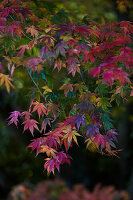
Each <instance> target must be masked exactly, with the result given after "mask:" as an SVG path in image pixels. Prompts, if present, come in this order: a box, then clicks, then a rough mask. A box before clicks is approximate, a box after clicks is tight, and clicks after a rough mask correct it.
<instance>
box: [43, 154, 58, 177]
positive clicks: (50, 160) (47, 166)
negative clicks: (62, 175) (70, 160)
mask: <svg viewBox="0 0 133 200" xmlns="http://www.w3.org/2000/svg"><path fill="white" fill-rule="evenodd" d="M45 160H46V162H45V164H44V169H47V172H48V174H50V173H51V172H53V174H54V168H55V161H54V159H53V158H46V159H45Z"/></svg>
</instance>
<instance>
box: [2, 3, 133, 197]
mask: <svg viewBox="0 0 133 200" xmlns="http://www.w3.org/2000/svg"><path fill="white" fill-rule="evenodd" d="M126 2H127V4H126V5H124V4H122V3H120V4H118V2H117V0H84V1H81V0H64V1H63V0H62V1H61V0H58V1H56V0H46V1H45V0H42V1H41V0H40V1H39V0H33V1H32V2H31V7H32V8H33V9H34V10H35V12H36V8H37V7H38V8H40V11H41V12H40V13H38V15H40V17H42V16H43V15H44V16H46V15H47V16H48V15H50V14H55V18H53V21H57V23H58V20H59V18H60V16H61V17H67V16H69V17H70V18H72V19H74V20H75V21H77V22H78V21H79V20H82V19H83V20H86V19H92V20H95V21H97V22H100V23H106V22H110V21H121V20H129V21H132V20H133V3H132V1H126ZM43 7H45V9H44V10H41V8H43ZM60 10H61V12H59V11H60ZM60 13H61V14H60ZM62 13H65V14H62ZM15 73H16V74H15V76H16V77H17V81H16V82H15V85H17V88H18V89H15V90H14V91H12V92H11V93H10V94H8V93H7V91H6V90H4V89H1V88H0V199H6V198H7V196H8V193H9V191H10V190H11V188H12V187H13V186H14V185H17V184H21V183H25V182H29V183H32V184H36V183H38V182H40V181H42V180H46V179H53V178H54V176H53V175H51V176H50V177H47V175H46V172H44V171H43V163H44V157H43V155H39V156H37V157H35V153H31V152H30V149H28V148H27V147H26V146H27V145H28V144H29V142H30V140H31V139H32V137H31V136H30V135H28V134H27V135H26V133H24V134H22V132H23V130H22V127H21V126H20V125H19V126H18V129H17V128H16V127H15V126H13V125H12V126H10V127H8V125H7V118H8V116H9V113H10V112H11V111H13V110H26V109H27V107H28V106H29V102H30V98H31V96H32V95H34V92H35V91H34V88H33V84H32V82H31V81H30V78H29V77H28V74H26V73H23V70H22V71H21V70H20V69H19V70H18V71H16V72H15ZM31 88H33V89H32V94H31ZM113 119H114V121H115V126H116V127H118V130H119V133H120V135H119V147H118V148H120V149H122V151H121V153H120V158H119V159H118V158H111V157H106V156H102V155H99V154H97V153H92V152H89V151H87V150H86V149H85V145H84V143H83V141H79V146H80V148H79V147H77V146H74V148H73V149H72V150H71V151H70V155H71V156H72V158H73V160H72V162H71V165H70V166H68V165H64V166H63V167H62V168H61V173H60V174H56V175H55V177H60V178H62V179H64V180H65V181H66V183H67V185H68V186H69V187H72V185H73V184H76V183H82V184H84V185H85V186H86V187H88V188H89V189H90V190H92V189H93V188H94V186H95V185H96V184H97V183H99V182H101V183H102V184H103V185H114V186H115V187H116V188H118V189H126V190H127V191H129V192H130V194H131V196H132V197H133V98H130V99H129V101H128V103H127V104H125V105H120V107H119V108H114V109H113Z"/></svg>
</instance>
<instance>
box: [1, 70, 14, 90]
mask: <svg viewBox="0 0 133 200" xmlns="http://www.w3.org/2000/svg"><path fill="white" fill-rule="evenodd" d="M11 81H13V80H12V78H10V77H9V75H6V74H2V73H0V86H1V85H3V84H4V85H5V86H6V89H7V91H8V93H9V92H10V88H11V87H12V88H15V86H14V85H13V84H12V83H11Z"/></svg>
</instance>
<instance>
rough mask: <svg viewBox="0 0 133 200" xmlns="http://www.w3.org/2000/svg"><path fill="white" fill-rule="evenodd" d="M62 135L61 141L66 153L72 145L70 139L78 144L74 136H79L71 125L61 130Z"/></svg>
mask: <svg viewBox="0 0 133 200" xmlns="http://www.w3.org/2000/svg"><path fill="white" fill-rule="evenodd" d="M62 133H63V134H64V136H63V138H62V140H63V142H64V145H65V148H66V151H67V150H68V148H69V147H70V145H71V143H72V139H73V140H74V142H75V143H76V144H78V141H77V137H76V136H81V135H80V134H79V133H77V131H76V130H75V129H72V127H71V125H68V126H65V127H64V128H63V130H62Z"/></svg>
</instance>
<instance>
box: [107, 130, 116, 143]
mask: <svg viewBox="0 0 133 200" xmlns="http://www.w3.org/2000/svg"><path fill="white" fill-rule="evenodd" d="M117 135H118V133H117V132H116V130H115V129H110V130H108V131H107V133H106V136H107V138H108V139H109V140H111V139H112V140H114V141H116V142H118V140H117V137H116V136H117Z"/></svg>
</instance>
